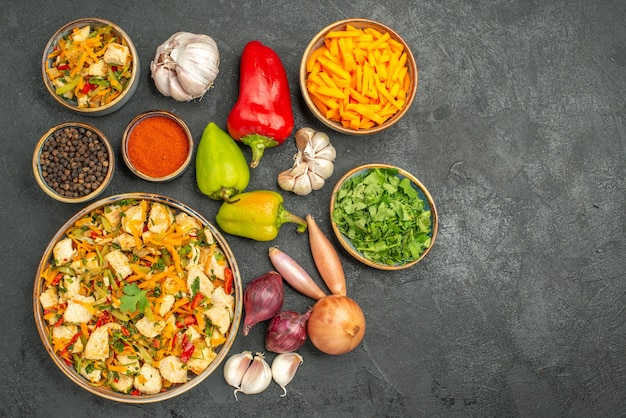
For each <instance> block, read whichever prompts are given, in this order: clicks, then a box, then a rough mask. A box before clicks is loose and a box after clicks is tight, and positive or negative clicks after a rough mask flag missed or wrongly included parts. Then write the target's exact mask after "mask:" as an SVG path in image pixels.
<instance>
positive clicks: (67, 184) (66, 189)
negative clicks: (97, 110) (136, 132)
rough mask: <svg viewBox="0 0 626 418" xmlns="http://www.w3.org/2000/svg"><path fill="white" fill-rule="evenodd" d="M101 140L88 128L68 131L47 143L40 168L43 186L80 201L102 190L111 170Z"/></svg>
mask: <svg viewBox="0 0 626 418" xmlns="http://www.w3.org/2000/svg"><path fill="white" fill-rule="evenodd" d="M108 158H109V155H108V152H107V149H106V148H105V147H104V146H103V144H102V140H101V139H100V137H99V136H98V135H97V134H96V133H95V132H92V131H90V130H89V129H85V128H82V127H81V128H74V127H67V128H63V129H59V130H57V131H56V132H54V133H53V134H52V135H50V137H49V138H48V139H47V140H46V141H45V142H44V144H43V147H42V150H41V152H40V154H39V165H40V167H41V176H42V178H43V180H44V182H45V183H46V184H47V185H48V187H50V188H51V189H52V190H54V191H55V192H56V193H58V194H59V195H61V196H63V197H70V198H78V197H82V196H85V195H86V194H89V193H91V192H92V191H93V190H95V189H97V188H98V187H100V185H101V184H102V182H103V181H104V178H105V176H106V173H107V171H108V168H109V161H108Z"/></svg>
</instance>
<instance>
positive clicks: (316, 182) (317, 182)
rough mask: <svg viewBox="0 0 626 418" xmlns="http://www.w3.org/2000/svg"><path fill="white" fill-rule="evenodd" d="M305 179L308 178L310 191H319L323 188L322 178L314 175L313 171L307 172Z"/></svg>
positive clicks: (323, 181)
mask: <svg viewBox="0 0 626 418" xmlns="http://www.w3.org/2000/svg"><path fill="white" fill-rule="evenodd" d="M307 177H308V178H309V182H310V184H311V189H312V190H319V189H321V188H322V187H324V183H326V181H325V180H324V178H323V177H322V176H320V175H318V174H316V173H315V172H314V171H311V170H309V172H308V173H307Z"/></svg>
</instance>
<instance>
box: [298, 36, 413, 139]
mask: <svg viewBox="0 0 626 418" xmlns="http://www.w3.org/2000/svg"><path fill="white" fill-rule="evenodd" d="M407 60H408V55H407V51H405V50H404V47H403V44H402V43H401V42H399V41H397V40H395V39H393V38H392V37H391V35H390V34H389V33H388V32H384V33H382V32H380V31H378V30H376V29H374V28H364V29H360V28H356V27H355V26H353V25H346V28H345V29H344V30H336V31H331V32H329V33H328V34H327V35H326V37H325V38H324V41H323V44H322V46H320V47H319V48H316V49H315V50H313V51H312V52H311V54H310V55H309V57H308V58H307V60H306V63H305V67H306V71H307V79H306V87H307V91H308V92H309V94H310V97H311V101H312V102H313V104H314V105H315V106H316V107H317V108H318V109H319V111H320V112H321V113H322V114H324V115H325V116H326V117H327V118H328V119H330V120H333V121H335V122H337V123H340V124H341V125H343V126H346V127H350V128H352V129H355V130H358V129H367V128H371V127H373V126H376V125H382V124H384V123H385V122H386V121H387V120H388V119H389V118H391V117H393V116H394V115H395V114H396V113H397V112H399V111H400V110H402V109H403V107H404V105H405V103H406V94H407V91H408V89H409V88H410V85H411V76H410V74H409V71H408V66H407ZM383 109H384V111H383Z"/></svg>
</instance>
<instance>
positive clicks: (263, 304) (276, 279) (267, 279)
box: [243, 271, 285, 335]
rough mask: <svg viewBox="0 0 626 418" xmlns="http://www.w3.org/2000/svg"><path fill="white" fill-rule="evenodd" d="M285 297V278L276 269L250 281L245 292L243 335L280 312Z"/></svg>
mask: <svg viewBox="0 0 626 418" xmlns="http://www.w3.org/2000/svg"><path fill="white" fill-rule="evenodd" d="M284 297H285V293H284V287H283V278H282V277H281V275H280V274H278V273H277V272H275V271H270V272H268V273H265V274H263V275H261V276H259V277H257V278H256V279H254V280H252V281H251V282H250V283H248V285H247V286H246V290H245V291H244V293H243V307H244V310H245V312H246V315H245V318H244V321H243V335H248V333H249V332H250V329H251V328H252V327H253V326H254V325H255V324H258V323H259V322H262V321H265V320H268V319H271V318H273V317H274V315H276V314H277V313H279V312H280V310H281V308H282V307H283V302H284Z"/></svg>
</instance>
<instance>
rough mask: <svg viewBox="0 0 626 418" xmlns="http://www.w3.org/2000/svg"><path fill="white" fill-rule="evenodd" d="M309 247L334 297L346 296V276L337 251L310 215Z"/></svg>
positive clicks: (307, 218)
mask: <svg viewBox="0 0 626 418" xmlns="http://www.w3.org/2000/svg"><path fill="white" fill-rule="evenodd" d="M306 222H307V225H308V228H307V229H308V230H309V245H310V246H311V254H312V256H313V261H314V262H315V266H316V267H317V270H318V271H319V273H320V276H322V279H323V280H324V283H326V286H328V289H329V290H330V292H331V293H332V294H333V295H341V296H345V295H346V276H345V274H344V272H343V267H342V265H341V260H339V254H338V253H337V250H336V249H335V247H334V246H333V244H332V243H331V242H330V240H329V239H328V237H326V235H324V233H323V232H322V230H321V229H320V228H319V226H318V225H317V223H316V222H315V219H314V218H313V216H311V215H310V214H309V215H307V216H306Z"/></svg>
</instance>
